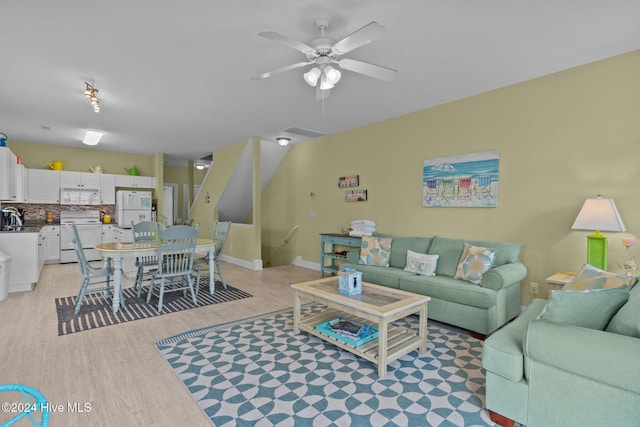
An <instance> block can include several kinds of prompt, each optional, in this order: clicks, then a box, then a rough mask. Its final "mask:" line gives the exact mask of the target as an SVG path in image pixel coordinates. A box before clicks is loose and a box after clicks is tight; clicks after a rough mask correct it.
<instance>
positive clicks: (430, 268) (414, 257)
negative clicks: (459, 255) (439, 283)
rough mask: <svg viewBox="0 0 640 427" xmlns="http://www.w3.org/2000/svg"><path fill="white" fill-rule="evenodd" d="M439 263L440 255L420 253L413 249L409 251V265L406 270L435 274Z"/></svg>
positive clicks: (424, 274)
mask: <svg viewBox="0 0 640 427" xmlns="http://www.w3.org/2000/svg"><path fill="white" fill-rule="evenodd" d="M437 265H438V255H428V254H420V253H418V252H413V251H411V250H408V251H407V266H406V267H405V268H404V271H408V272H409V273H416V274H421V275H423V276H435V275H436V266H437Z"/></svg>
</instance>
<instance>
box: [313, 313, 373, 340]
mask: <svg viewBox="0 0 640 427" xmlns="http://www.w3.org/2000/svg"><path fill="white" fill-rule="evenodd" d="M316 330H318V332H321V333H323V334H325V335H329V336H330V337H333V338H335V339H337V340H340V341H342V342H344V343H347V344H350V345H352V346H354V347H358V346H361V345H362V344H364V343H366V342H369V341H371V340H373V339H375V338H377V337H378V328H376V327H375V326H369V325H367V324H364V323H361V322H358V321H355V320H351V319H347V318H344V317H339V318H337V319H333V320H330V321H328V322H325V323H321V324H319V325H318V326H316Z"/></svg>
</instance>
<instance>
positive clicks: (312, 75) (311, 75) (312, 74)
mask: <svg viewBox="0 0 640 427" xmlns="http://www.w3.org/2000/svg"><path fill="white" fill-rule="evenodd" d="M320 74H321V72H320V68H318V67H313V68H312V69H310V70H309V71H308V72H306V73H304V81H305V82H307V84H308V85H309V86H315V85H316V83H318V79H319V78H320Z"/></svg>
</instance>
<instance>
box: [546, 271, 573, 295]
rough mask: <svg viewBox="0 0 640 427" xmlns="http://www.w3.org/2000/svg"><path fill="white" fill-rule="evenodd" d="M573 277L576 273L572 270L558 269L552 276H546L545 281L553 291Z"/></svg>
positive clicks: (569, 281)
mask: <svg viewBox="0 0 640 427" xmlns="http://www.w3.org/2000/svg"><path fill="white" fill-rule="evenodd" d="M575 277H576V273H575V272H573V271H560V272H558V273H556V274H554V275H552V276H549V277H547V278H546V279H545V281H546V282H547V284H548V285H549V289H550V290H552V291H555V290H558V289H562V287H563V286H564V285H566V284H567V283H571V281H572V280H573V279H574V278H575Z"/></svg>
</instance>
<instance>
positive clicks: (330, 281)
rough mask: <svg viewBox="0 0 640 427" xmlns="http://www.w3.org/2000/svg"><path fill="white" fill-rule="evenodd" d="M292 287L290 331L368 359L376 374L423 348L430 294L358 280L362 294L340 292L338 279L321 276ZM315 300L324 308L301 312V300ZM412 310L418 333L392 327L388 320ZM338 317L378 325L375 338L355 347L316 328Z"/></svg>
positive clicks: (425, 338)
mask: <svg viewBox="0 0 640 427" xmlns="http://www.w3.org/2000/svg"><path fill="white" fill-rule="evenodd" d="M291 288H293V291H294V295H293V315H294V317H293V330H294V333H296V334H298V333H300V331H305V332H307V333H309V334H311V335H315V336H316V337H318V338H320V339H322V340H325V341H327V342H330V343H331V344H334V345H336V346H338V347H340V348H342V349H345V350H347V351H349V352H351V353H353V354H356V355H358V356H360V357H362V358H363V359H366V360H369V361H370V362H373V363H374V364H376V365H377V366H378V376H380V377H384V376H386V375H387V364H388V363H389V362H392V361H394V360H396V359H398V358H399V357H401V356H404V355H405V354H407V353H410V352H411V351H413V350H416V349H417V350H418V351H419V352H420V353H425V352H426V351H427V304H428V302H429V301H430V300H431V297H428V296H425V295H419V294H414V293H411V292H405V291H401V290H398V289H392V288H387V287H384V286H378V285H374V284H372V283H366V282H363V283H362V294H360V295H353V296H349V295H343V294H341V293H339V292H338V278H337V277H333V278H324V279H318V280H312V281H310V282H304V283H296V284H293V285H291ZM303 300H305V301H313V302H318V303H321V304H323V305H326V306H327V309H326V310H323V311H321V312H319V313H313V314H309V315H306V316H302V314H301V311H300V310H301V306H302V301H303ZM412 313H417V314H418V315H419V316H420V328H419V333H418V334H416V333H415V331H413V330H410V329H406V328H402V327H399V326H394V325H392V323H393V322H394V321H396V320H398V319H402V318H404V317H406V316H408V315H410V314H412ZM340 316H343V317H347V318H349V319H354V320H358V321H360V322H364V323H366V324H369V325H371V326H376V327H377V328H378V333H379V335H378V338H376V339H373V340H371V341H369V342H367V343H365V344H362V345H360V346H358V347H354V346H353V345H350V344H347V343H345V342H343V341H340V340H338V339H336V338H333V337H331V336H329V335H327V334H323V333H321V332H320V331H318V330H317V329H316V326H318V325H319V324H321V323H324V322H328V321H330V320H333V319H335V318H338V317H340Z"/></svg>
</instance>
